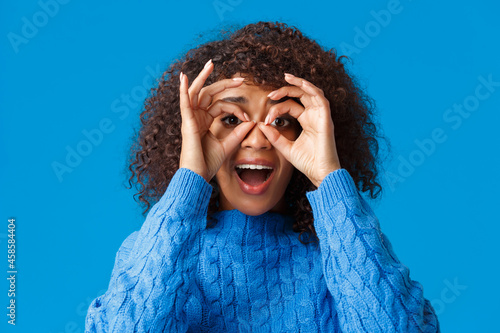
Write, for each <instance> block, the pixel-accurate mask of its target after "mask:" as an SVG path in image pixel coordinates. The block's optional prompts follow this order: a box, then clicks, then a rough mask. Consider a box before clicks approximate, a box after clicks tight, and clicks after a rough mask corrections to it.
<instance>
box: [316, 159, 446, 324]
mask: <svg viewBox="0 0 500 333" xmlns="http://www.w3.org/2000/svg"><path fill="white" fill-rule="evenodd" d="M307 198H308V199H309V202H310V203H311V207H312V209H313V215H314V226H315V229H316V232H317V234H318V238H319V240H320V250H321V254H322V261H323V273H324V276H325V279H326V283H327V287H328V289H329V291H330V292H331V294H332V296H333V298H334V300H335V307H336V310H337V314H338V318H339V323H340V325H341V327H342V331H343V332H370V333H373V332H440V328H439V322H438V320H437V316H436V314H435V313H434V309H433V308H432V306H431V304H430V302H429V301H428V300H427V299H425V298H424V295H423V288H422V285H421V284H420V283H418V282H417V281H413V280H411V279H410V276H409V273H410V272H409V269H408V268H407V267H406V266H405V265H403V264H402V263H401V262H400V261H399V260H398V258H397V257H396V255H395V254H394V252H393V250H392V247H391V244H390V242H389V240H388V239H387V237H386V236H385V235H384V234H383V233H382V232H381V230H380V226H379V222H378V220H377V218H376V216H375V214H374V213H373V211H372V210H371V208H370V207H369V206H368V204H367V203H366V201H365V200H364V199H363V198H362V197H361V195H360V194H359V193H358V191H357V189H356V186H355V184H354V181H353V179H352V178H351V176H350V175H349V173H348V172H347V170H345V169H339V170H336V171H333V172H332V173H330V174H329V175H328V176H327V177H326V178H325V179H324V180H323V182H322V183H321V185H320V186H319V188H318V189H317V190H315V191H312V192H308V193H307Z"/></svg>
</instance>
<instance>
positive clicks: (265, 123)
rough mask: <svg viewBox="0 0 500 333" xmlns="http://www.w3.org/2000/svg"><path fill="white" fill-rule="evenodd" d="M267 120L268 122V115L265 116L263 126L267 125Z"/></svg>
mask: <svg viewBox="0 0 500 333" xmlns="http://www.w3.org/2000/svg"><path fill="white" fill-rule="evenodd" d="M268 120H269V115H267V116H266V119H265V120H264V125H267V121H268Z"/></svg>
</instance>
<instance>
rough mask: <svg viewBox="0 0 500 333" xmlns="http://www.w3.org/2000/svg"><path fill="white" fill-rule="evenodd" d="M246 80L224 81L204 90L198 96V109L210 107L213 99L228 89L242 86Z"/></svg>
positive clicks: (240, 78)
mask: <svg viewBox="0 0 500 333" xmlns="http://www.w3.org/2000/svg"><path fill="white" fill-rule="evenodd" d="M244 80H245V79H244V78H242V77H235V78H233V79H224V80H220V81H217V82H215V83H213V84H211V85H209V86H208V87H205V88H203V89H202V90H201V92H200V94H199V96H198V101H199V102H198V107H199V108H200V109H206V108H207V107H208V106H209V105H210V103H212V99H213V97H214V96H215V95H217V94H218V93H220V92H222V91H224V90H226V89H228V88H235V87H238V86H240V85H241V84H242V83H243V81H244Z"/></svg>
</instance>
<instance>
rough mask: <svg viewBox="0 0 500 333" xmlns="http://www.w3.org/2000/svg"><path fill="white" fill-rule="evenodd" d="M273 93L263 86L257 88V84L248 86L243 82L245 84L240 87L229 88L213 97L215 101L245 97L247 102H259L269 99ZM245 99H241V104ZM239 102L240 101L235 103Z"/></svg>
mask: <svg viewBox="0 0 500 333" xmlns="http://www.w3.org/2000/svg"><path fill="white" fill-rule="evenodd" d="M271 91H272V89H263V88H262V87H261V86H257V85H255V84H251V83H250V84H247V83H246V82H243V84H242V85H241V86H239V87H234V88H227V89H224V90H223V91H221V92H220V93H217V94H215V95H214V96H213V101H214V102H215V101H216V100H219V99H224V98H228V97H243V98H244V99H246V100H247V101H252V100H258V99H268V97H267V95H268V94H269V93H270V92H271ZM244 99H241V100H240V101H239V102H244ZM234 102H238V101H236V100H235V101H234Z"/></svg>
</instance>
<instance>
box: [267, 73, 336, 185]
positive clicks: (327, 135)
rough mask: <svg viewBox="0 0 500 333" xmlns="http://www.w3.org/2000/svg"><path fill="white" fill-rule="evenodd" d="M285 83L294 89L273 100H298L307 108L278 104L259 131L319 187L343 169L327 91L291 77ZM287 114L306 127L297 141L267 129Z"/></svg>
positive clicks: (283, 90) (280, 91)
mask: <svg viewBox="0 0 500 333" xmlns="http://www.w3.org/2000/svg"><path fill="white" fill-rule="evenodd" d="M285 80H286V81H287V82H288V83H290V84H292V86H286V87H282V88H280V89H278V90H275V91H273V92H271V93H270V94H269V98H270V99H273V100H279V99H281V98H283V97H285V96H290V97H297V98H300V101H301V103H302V105H304V107H302V106H300V105H299V104H297V103H286V102H283V103H280V104H276V105H274V106H273V107H271V109H270V110H269V114H268V115H267V118H266V120H265V122H264V123H260V124H259V127H260V129H261V130H262V132H263V133H264V135H265V136H266V137H267V139H268V140H269V142H271V144H272V145H273V146H274V147H275V148H276V149H277V150H278V151H279V152H280V153H281V154H283V156H284V157H285V158H286V159H287V160H288V161H289V162H290V163H292V164H293V166H294V167H295V168H297V169H298V170H299V171H300V172H302V173H303V174H305V175H306V176H307V177H308V178H309V180H310V181H311V182H312V183H313V184H314V185H315V186H316V187H319V185H320V184H321V182H322V181H323V179H324V178H325V177H326V176H327V175H328V174H329V173H330V172H332V171H334V170H337V169H340V168H341V167H340V162H339V158H338V155H337V148H336V145H335V137H334V132H333V129H334V127H333V121H332V117H331V115H330V103H329V102H328V100H327V99H326V98H325V96H324V93H323V91H322V90H321V89H319V88H317V87H316V86H314V85H313V84H312V83H310V82H308V81H306V80H304V79H301V78H298V77H295V76H293V75H291V74H285ZM285 113H289V114H290V115H291V116H293V117H294V118H296V119H297V120H298V122H299V123H300V125H301V126H302V133H301V134H300V135H299V137H298V138H297V139H296V140H295V141H290V140H288V139H287V138H285V137H284V136H282V135H281V134H280V133H279V131H278V130H277V129H275V128H273V127H272V126H267V125H268V124H270V123H272V122H273V121H274V119H275V118H276V117H278V116H279V115H282V114H285Z"/></svg>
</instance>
